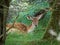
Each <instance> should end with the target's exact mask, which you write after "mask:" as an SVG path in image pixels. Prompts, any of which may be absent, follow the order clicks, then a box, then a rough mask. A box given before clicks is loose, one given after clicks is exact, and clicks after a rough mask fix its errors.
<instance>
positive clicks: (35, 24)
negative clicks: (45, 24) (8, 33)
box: [27, 14, 43, 26]
mask: <svg viewBox="0 0 60 45" xmlns="http://www.w3.org/2000/svg"><path fill="white" fill-rule="evenodd" d="M42 16H43V15H42V14H41V15H38V16H37V17H31V16H27V19H28V20H32V25H34V26H38V22H39V19H41V18H42Z"/></svg>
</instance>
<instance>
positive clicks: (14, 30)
mask: <svg viewBox="0 0 60 45" xmlns="http://www.w3.org/2000/svg"><path fill="white" fill-rule="evenodd" d="M15 32H19V30H17V29H15V28H11V29H10V30H9V31H8V32H7V34H9V33H15Z"/></svg>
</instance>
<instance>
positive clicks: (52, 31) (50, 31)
mask: <svg viewBox="0 0 60 45" xmlns="http://www.w3.org/2000/svg"><path fill="white" fill-rule="evenodd" d="M49 33H50V34H51V35H52V36H57V33H56V32H55V31H54V30H53V29H50V30H49Z"/></svg>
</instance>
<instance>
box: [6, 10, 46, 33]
mask: <svg viewBox="0 0 60 45" xmlns="http://www.w3.org/2000/svg"><path fill="white" fill-rule="evenodd" d="M44 11H45V10H44ZM44 13H45V12H42V13H40V14H38V15H37V16H34V17H31V16H27V19H29V20H32V24H31V25H29V26H27V25H25V24H22V23H15V24H14V26H13V28H16V29H18V30H20V31H22V32H27V33H30V32H32V31H33V30H34V29H35V27H36V26H38V22H39V19H41V18H42V17H43V15H44ZM11 26H12V24H7V27H11Z"/></svg>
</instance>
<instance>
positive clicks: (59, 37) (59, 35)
mask: <svg viewBox="0 0 60 45" xmlns="http://www.w3.org/2000/svg"><path fill="white" fill-rule="evenodd" d="M56 39H57V41H60V33H59V34H58V36H57V38H56Z"/></svg>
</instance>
